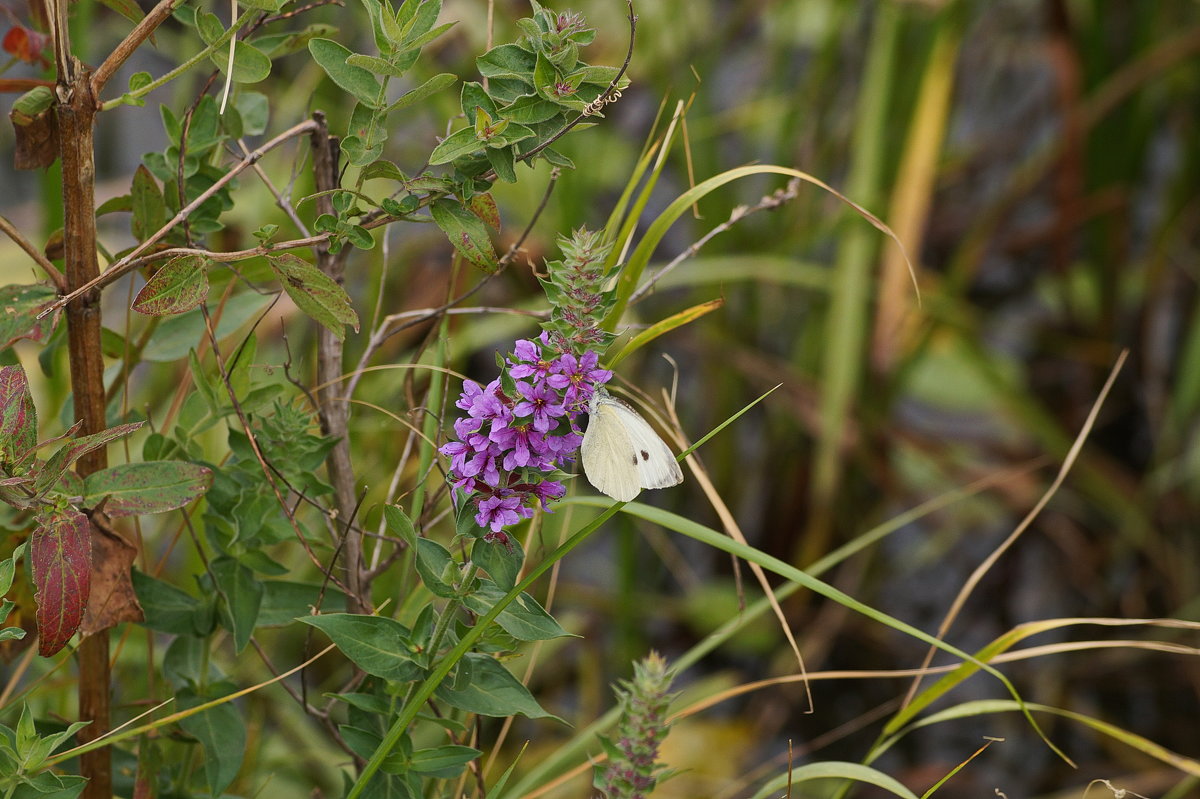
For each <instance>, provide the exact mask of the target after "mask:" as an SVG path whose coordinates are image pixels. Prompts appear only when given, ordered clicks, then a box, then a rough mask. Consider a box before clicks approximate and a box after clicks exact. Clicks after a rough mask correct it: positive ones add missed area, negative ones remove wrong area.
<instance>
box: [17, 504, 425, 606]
mask: <svg viewBox="0 0 1200 799" xmlns="http://www.w3.org/2000/svg"><path fill="white" fill-rule="evenodd" d="M383 518H384V521H385V522H387V529H388V532H389V533H391V534H392V535H394V536H397V537H399V538H400V539H401V540H402V541H404V543H405V544H406V545H407V546H408V547H409V548H412V547H415V546H416V545H417V528H416V527H414V526H413V523H412V519H410V518H408V514H407V513H405V512H404V511H403V510H402V509H401V508H400V506H399V505H384V506H383ZM2 593H3V592H0V594H2Z"/></svg>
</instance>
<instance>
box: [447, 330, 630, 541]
mask: <svg viewBox="0 0 1200 799" xmlns="http://www.w3.org/2000/svg"><path fill="white" fill-rule="evenodd" d="M551 341H552V339H551V337H550V336H549V334H547V333H543V334H542V335H541V336H540V337H539V339H538V340H537V341H529V340H526V339H523V340H521V341H518V342H517V343H516V345H515V347H514V352H513V354H512V355H510V356H509V357H508V358H506V359H505V362H504V372H505V374H503V375H502V376H501V377H500V378H497V379H496V380H493V381H492V382H491V383H488V384H487V385H486V386H481V385H479V384H478V383H476V382H474V381H471V380H467V381H465V382H464V383H463V391H462V395H461V396H460V397H459V399H458V401H457V403H455V404H456V405H457V406H458V407H459V408H461V409H462V410H464V411H466V413H467V415H466V416H464V417H462V418H460V419H458V420H456V421H455V422H454V433H455V435H456V436H457V437H458V440H457V441H451V442H449V443H447V444H444V445H443V446H442V447H441V449H440V450H439V452H441V453H442V454H443V455H446V456H448V457H449V458H450V480H451V483H452V484H453V485H454V488H455V489H456V490H457V491H459V492H461V493H463V494H466V495H468V498H467V501H468V502H470V503H472V504H474V506H475V511H476V513H475V522H476V523H477V524H478V525H479V527H481V528H483V529H485V530H488V531H489V532H488V533H487V534H486V535H485V538H486V539H488V540H507V536H506V535H505V534H504V532H503V530H504V528H506V527H511V526H513V525H515V524H517V523H519V522H520V521H522V520H523V519H528V518H530V517H531V516H533V514H534V511H535V510H538V509H541V510H549V508H548V507H547V503H548V502H549V501H552V500H556V499H559V498H561V497H562V496H563V495H564V494H566V491H567V490H566V487H565V486H564V485H563V484H562V483H560V482H558V481H556V480H552V479H550V478H549V476H548V473H550V472H552V471H554V470H556V469H560V468H562V467H563V466H564V465H565V463H566V461H567V460H569V457H570V455H571V454H572V453H574V452H575V450H577V449H578V448H579V445H580V443H581V442H582V441H583V435H582V433H581V432H580V430H579V427H578V425H577V423H576V420H577V418H578V416H579V414H580V413H583V412H585V411H586V409H587V404H588V400H590V399H591V396H592V394H593V393H594V392H595V390H596V387H597V386H599V385H601V384H603V383H606V382H608V381H609V380H610V379H611V378H612V372H610V371H608V370H607V369H600V368H599V366H598V364H599V357H598V356H597V355H596V353H595V352H591V351H588V352H584V353H583V354H582V355H578V356H577V355H575V354H574V353H570V352H565V353H560V352H558V351H557V350H556V349H555V347H554V346H553V344H552V343H551Z"/></svg>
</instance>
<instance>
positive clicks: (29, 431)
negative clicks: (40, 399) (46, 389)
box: [0, 366, 37, 463]
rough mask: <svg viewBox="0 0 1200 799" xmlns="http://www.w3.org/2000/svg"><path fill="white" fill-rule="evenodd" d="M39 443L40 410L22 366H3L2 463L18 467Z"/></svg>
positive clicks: (0, 384)
mask: <svg viewBox="0 0 1200 799" xmlns="http://www.w3.org/2000/svg"><path fill="white" fill-rule="evenodd" d="M36 443H37V410H36V409H35V408H34V405H33V396H32V395H31V394H30V393H29V381H28V380H26V378H25V370H24V369H22V368H21V367H20V366H0V460H3V461H8V462H9V463H18V462H20V460H21V459H23V458H24V456H25V455H27V454H28V453H29V451H30V450H31V449H33V446H34V445H35V444H36Z"/></svg>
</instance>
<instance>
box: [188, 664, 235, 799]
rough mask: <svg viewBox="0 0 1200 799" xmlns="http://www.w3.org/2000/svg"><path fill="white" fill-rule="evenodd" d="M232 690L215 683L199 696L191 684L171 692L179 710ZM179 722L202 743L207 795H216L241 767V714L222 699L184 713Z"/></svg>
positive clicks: (229, 686)
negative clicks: (191, 713) (198, 710)
mask: <svg viewBox="0 0 1200 799" xmlns="http://www.w3.org/2000/svg"><path fill="white" fill-rule="evenodd" d="M235 690H237V688H236V686H233V685H230V684H229V683H217V684H215V685H210V686H209V687H208V691H207V693H206V694H205V695H203V696H201V695H198V694H197V693H196V692H195V691H194V690H192V689H191V688H183V689H181V690H180V691H179V693H177V694H175V704H176V707H177V708H179V709H180V710H187V709H188V708H192V707H195V706H196V705H201V704H204V703H205V702H207V701H209V700H212V699H217V698H219V697H221V696H226V695H228V694H230V693H233V692H234V691H235ZM179 726H180V727H182V728H183V730H184V732H186V733H188V734H189V735H191V736H192V737H193V738H195V739H196V740H197V741H199V742H200V745H201V746H203V747H204V758H203V760H204V776H205V779H206V780H207V782H208V787H209V791H210V793H211V795H213V796H220V795H221V793H222V792H223V791H224V790H225V789H226V788H228V787H229V784H230V783H231V782H233V778H234V777H236V776H237V773H238V770H240V769H241V767H242V757H243V755H244V754H245V751H246V725H245V724H244V723H243V722H242V717H241V714H240V713H238V710H237V708H236V707H234V705H233V704H232V703H230V702H226V703H224V704H221V705H217V706H215V707H211V708H209V709H208V710H205V711H203V712H202V713H197V714H196V715H194V716H188V717H187V718H185V719H183V720H181V721H180V722H179Z"/></svg>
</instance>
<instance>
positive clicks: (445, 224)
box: [429, 198, 499, 274]
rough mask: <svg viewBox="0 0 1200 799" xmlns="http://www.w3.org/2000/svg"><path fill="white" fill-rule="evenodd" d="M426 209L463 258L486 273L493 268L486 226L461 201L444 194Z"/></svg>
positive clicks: (495, 264) (493, 255)
mask: <svg viewBox="0 0 1200 799" xmlns="http://www.w3.org/2000/svg"><path fill="white" fill-rule="evenodd" d="M429 212H430V214H432V215H433V221H434V222H436V223H437V226H438V227H440V228H441V229H442V232H443V233H445V234H446V238H448V239H450V243H451V244H453V245H454V248H455V249H457V250H458V251H459V252H460V253H461V254H462V256H463V257H464V258H466V259H467V260H468V261H470V262H471V263H473V264H475V266H478V267H479V268H480V269H482V270H483V271H485V272H488V273H489V274H490V273H492V272H495V271H496V269H497V268H498V267H499V259H498V258H497V257H496V250H495V248H494V247H493V246H492V240H491V239H490V238H489V237H488V233H487V227H486V226H484V224H483V222H481V221H480V219H479V217H477V216H475V215H474V214H472V213H471V212H470V211H468V210H467V209H466V208H463V206H462V204H461V203H459V202H457V201H455V200H451V199H448V198H443V199H440V200H437V201H436V202H434V203H433V204H432V205H430V206H429Z"/></svg>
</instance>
